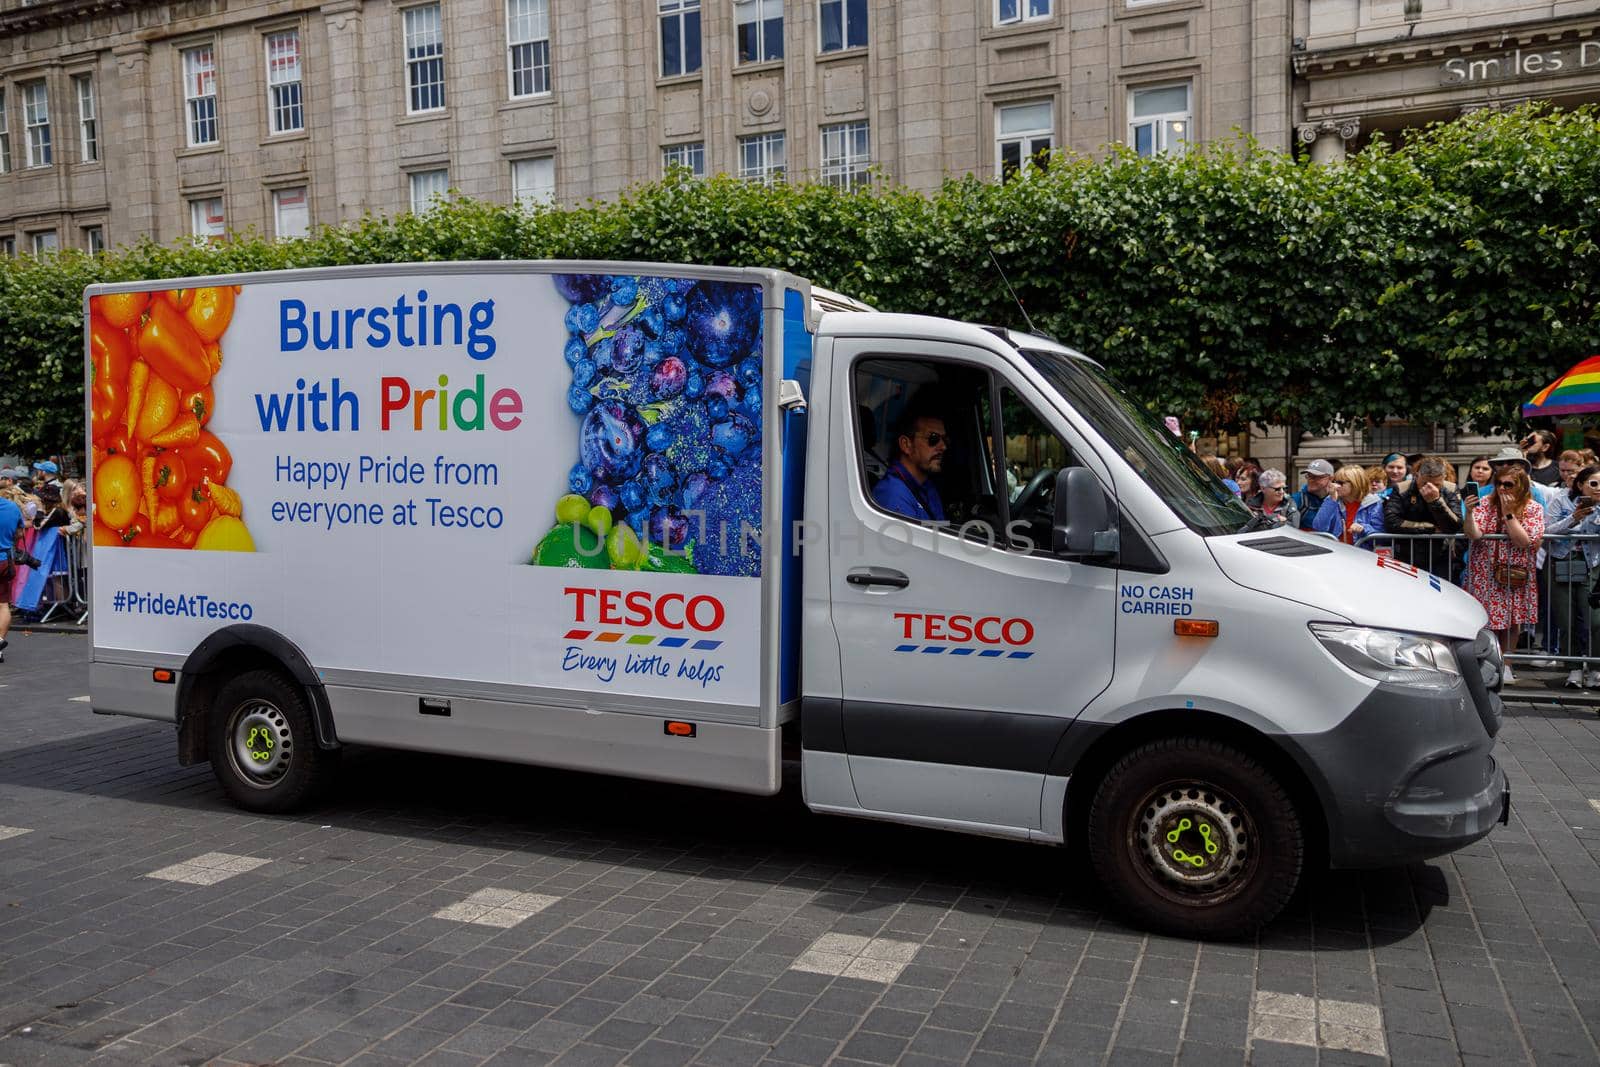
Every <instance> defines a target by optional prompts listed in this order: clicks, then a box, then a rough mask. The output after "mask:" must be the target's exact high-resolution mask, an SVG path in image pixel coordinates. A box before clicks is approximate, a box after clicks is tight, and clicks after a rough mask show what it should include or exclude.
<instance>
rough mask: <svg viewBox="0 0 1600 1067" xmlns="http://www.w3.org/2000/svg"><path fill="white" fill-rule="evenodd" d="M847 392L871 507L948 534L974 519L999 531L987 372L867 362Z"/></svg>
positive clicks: (942, 364) (954, 365)
mask: <svg viewBox="0 0 1600 1067" xmlns="http://www.w3.org/2000/svg"><path fill="white" fill-rule="evenodd" d="M854 386H855V396H854V398H853V399H854V405H855V429H856V434H855V441H856V449H857V456H858V458H859V460H860V469H861V472H862V477H863V481H864V483H865V484H863V486H862V492H863V494H864V495H865V496H866V498H867V500H869V501H870V502H871V503H872V504H873V506H874V507H876V508H878V509H879V510H881V511H885V512H888V513H890V514H893V515H898V516H900V517H902V518H904V519H906V520H907V521H910V522H916V523H921V524H924V525H931V526H936V527H939V528H940V529H943V530H945V531H946V532H948V533H951V534H957V533H958V532H959V530H960V527H961V526H962V525H963V524H966V523H971V522H973V521H974V520H976V521H978V522H981V523H986V524H987V525H988V528H989V529H991V530H993V531H996V532H997V533H998V531H1000V530H1001V529H1003V524H1001V523H1000V521H999V520H1000V510H999V508H1000V503H999V498H998V495H997V494H996V491H995V485H996V479H997V473H996V470H997V468H996V464H995V462H994V453H993V451H992V449H993V446H994V442H995V441H996V435H995V420H994V417H993V413H992V410H991V409H992V402H991V395H992V394H991V383H990V377H989V373H988V371H986V370H984V369H982V368H980V367H974V366H972V365H970V364H964V363H959V362H956V361H953V360H938V359H906V358H889V357H872V358H868V359H864V360H862V361H861V362H859V363H858V364H856V368H855V374H854ZM969 532H970V531H969Z"/></svg>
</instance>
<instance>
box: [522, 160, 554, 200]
mask: <svg viewBox="0 0 1600 1067" xmlns="http://www.w3.org/2000/svg"><path fill="white" fill-rule="evenodd" d="M511 199H512V200H513V201H515V202H516V203H518V204H521V205H522V206H523V207H532V206H534V205H535V204H553V203H555V201H556V161H555V157H553V156H537V157H535V158H533V159H514V160H512V161H511Z"/></svg>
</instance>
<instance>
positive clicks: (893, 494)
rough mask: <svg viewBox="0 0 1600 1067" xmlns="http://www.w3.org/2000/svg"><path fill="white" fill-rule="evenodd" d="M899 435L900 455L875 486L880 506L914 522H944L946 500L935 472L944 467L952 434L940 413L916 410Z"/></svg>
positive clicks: (908, 417)
mask: <svg viewBox="0 0 1600 1067" xmlns="http://www.w3.org/2000/svg"><path fill="white" fill-rule="evenodd" d="M899 431H900V432H899V434H898V435H896V437H895V447H896V455H895V458H894V462H893V463H891V464H889V472H888V473H887V474H886V475H884V477H883V478H882V479H881V480H880V481H879V482H878V484H877V485H875V486H874V487H873V489H872V499H873V501H874V502H876V503H877V505H878V506H879V507H880V508H883V509H884V510H886V511H892V512H894V513H895V514H896V515H904V516H905V517H906V518H908V519H910V520H911V521H913V522H944V521H945V514H944V501H943V500H941V499H940V498H939V487H938V486H937V485H935V484H934V482H933V476H934V475H935V474H938V473H939V472H940V471H942V470H944V454H945V450H946V449H948V448H949V447H950V435H949V434H948V433H946V432H945V428H944V420H943V419H941V418H939V416H937V415H929V414H926V413H924V412H916V411H913V412H911V413H909V414H907V415H906V416H905V418H904V419H903V421H902V422H901V425H900V427H899Z"/></svg>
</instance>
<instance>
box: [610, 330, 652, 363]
mask: <svg viewBox="0 0 1600 1067" xmlns="http://www.w3.org/2000/svg"><path fill="white" fill-rule="evenodd" d="M643 356H644V334H642V333H640V332H639V331H638V330H636V329H634V328H633V327H632V326H629V327H626V328H625V329H623V330H622V331H621V332H620V333H618V334H617V336H616V337H614V338H612V347H611V369H612V370H615V371H616V372H617V373H618V374H627V373H629V372H631V371H632V370H633V368H635V367H637V366H638V365H639V360H640V359H641V358H643Z"/></svg>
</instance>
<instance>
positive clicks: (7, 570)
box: [0, 490, 22, 660]
mask: <svg viewBox="0 0 1600 1067" xmlns="http://www.w3.org/2000/svg"><path fill="white" fill-rule="evenodd" d="M11 492H13V493H14V492H15V490H11ZM21 529H22V509H21V508H19V507H18V506H17V505H16V503H15V502H14V501H12V500H10V499H8V498H7V497H4V496H0V660H4V659H5V658H6V644H7V642H6V631H7V630H9V629H11V581H12V579H13V578H15V577H16V573H17V571H16V568H15V567H14V566H13V565H12V563H11V549H12V547H13V546H14V545H15V544H16V543H17V534H18V533H19V532H20V531H21Z"/></svg>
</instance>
